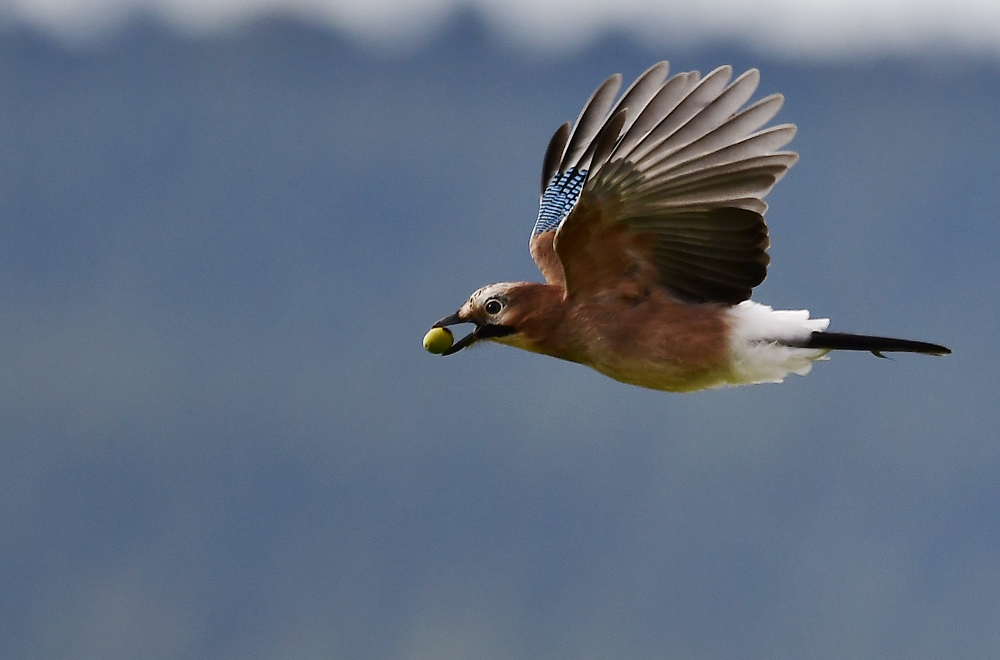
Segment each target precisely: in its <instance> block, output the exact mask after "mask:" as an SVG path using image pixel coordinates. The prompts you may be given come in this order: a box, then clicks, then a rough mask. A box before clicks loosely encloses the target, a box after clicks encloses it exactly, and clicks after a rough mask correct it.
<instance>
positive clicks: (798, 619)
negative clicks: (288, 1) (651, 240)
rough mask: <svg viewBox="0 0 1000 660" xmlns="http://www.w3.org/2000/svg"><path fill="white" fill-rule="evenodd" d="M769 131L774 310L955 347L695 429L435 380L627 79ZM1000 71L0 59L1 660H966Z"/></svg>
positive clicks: (477, 28) (681, 413)
mask: <svg viewBox="0 0 1000 660" xmlns="http://www.w3.org/2000/svg"><path fill="white" fill-rule="evenodd" d="M660 59H669V60H670V61H671V66H672V70H673V71H675V72H677V71H685V70H700V71H702V72H705V71H708V70H710V69H712V68H714V67H715V66H718V65H719V64H722V63H730V64H733V65H734V67H735V68H736V70H737V72H741V71H743V70H746V69H747V68H750V67H758V68H759V69H760V71H761V86H760V89H759V90H758V93H757V96H756V97H755V98H762V97H763V96H765V95H768V94H771V93H774V92H781V93H783V94H784V95H785V97H786V102H785V105H784V107H783V108H782V110H781V112H780V113H779V115H778V117H777V121H782V122H784V121H788V122H793V123H795V124H796V125H797V126H798V129H799V130H798V133H797V135H796V137H795V139H794V140H793V142H792V143H791V145H790V148H792V149H794V150H795V151H797V152H798V153H799V154H800V157H801V158H800V160H799V162H798V163H797V164H796V165H795V166H794V167H793V168H792V169H791V170H790V172H789V173H788V175H787V176H786V177H785V178H784V179H783V180H782V181H781V182H780V183H779V185H778V186H776V187H775V189H774V190H773V191H772V192H771V193H770V194H769V196H768V198H767V200H768V202H769V204H770V208H769V210H768V213H767V220H768V225H769V228H770V232H771V239H772V246H771V248H770V250H769V253H770V255H771V258H772V262H771V266H770V267H769V272H768V278H767V279H766V280H765V282H764V283H763V284H762V285H761V286H759V287H758V288H757V289H756V290H755V292H754V298H755V299H756V300H759V301H760V302H763V303H766V304H769V305H772V306H774V307H776V308H784V309H802V308H808V309H810V310H811V311H812V312H813V314H814V315H816V316H823V317H830V318H831V319H832V324H831V329H832V330H837V331H849V332H851V331H853V332H864V333H873V334H886V335H890V336H901V337H906V338H913V339H919V340H926V341H933V342H938V343H942V344H944V345H946V346H948V347H950V348H951V349H953V351H954V353H953V354H952V355H950V356H947V357H943V358H933V357H928V356H913V355H902V356H895V357H893V358H892V359H888V360H880V359H877V358H875V357H874V356H871V355H867V354H838V355H834V356H832V358H831V359H830V360H829V361H827V362H822V363H819V364H817V365H816V366H815V368H814V369H813V371H812V373H810V374H809V375H808V376H805V377H798V376H790V377H789V378H788V379H787V380H786V381H785V382H784V383H782V384H780V385H758V386H753V387H743V388H729V389H722V390H717V391H710V392H700V393H692V394H685V395H676V394H668V393H663V392H653V391H647V390H642V389H639V388H635V387H631V386H627V385H623V384H620V383H617V382H615V381H612V380H609V379H607V378H605V377H603V376H601V375H599V374H597V373H595V372H593V371H591V370H588V369H586V368H584V367H581V366H578V365H573V364H569V363H564V362H560V361H557V360H554V359H549V358H545V357H542V356H538V355H533V354H528V353H525V352H520V351H516V350H514V349H510V348H506V347H501V346H482V347H477V348H475V349H470V350H467V351H462V352H461V353H459V354H457V355H454V356H450V357H438V356H432V355H429V354H427V353H426V352H425V351H424V350H423V349H422V347H421V338H422V336H423V334H424V332H426V330H427V329H428V327H429V326H430V324H431V323H433V322H434V321H435V320H437V319H439V318H441V317H443V316H445V315H447V314H450V313H452V312H453V311H454V310H455V309H457V307H458V306H459V305H460V304H461V303H462V302H464V300H465V299H466V298H467V296H468V295H469V294H470V293H471V292H472V291H473V290H475V289H476V288H478V287H480V286H482V285H484V284H488V283H490V282H496V281H502V280H538V279H539V273H538V271H537V269H536V268H535V266H534V264H533V263H532V261H531V259H530V256H529V255H528V250H527V239H528V234H529V232H530V229H531V226H532V224H533V221H534V218H535V214H536V211H537V202H538V192H539V191H538V178H539V174H540V168H541V161H542V156H543V153H544V149H545V145H546V144H547V143H548V140H549V137H550V136H551V134H552V132H553V131H554V130H555V129H556V128H557V127H558V126H559V125H560V124H561V123H562V122H564V121H566V120H570V119H572V118H574V117H576V115H577V114H578V112H579V109H580V106H581V104H582V103H583V102H584V100H585V99H586V98H587V97H588V96H589V95H590V93H591V92H592V91H593V89H594V88H595V87H596V85H597V84H599V82H600V81H602V80H603V79H604V78H606V77H607V76H608V75H610V74H611V73H614V72H622V73H623V74H624V76H625V78H626V79H629V80H630V79H633V78H634V77H635V76H637V75H638V74H639V73H641V72H642V71H643V70H645V69H646V68H647V67H648V66H649V65H650V64H652V63H653V62H655V61H658V60H660ZM997 107H1000V67H998V64H997V61H996V57H995V54H994V52H993V51H992V50H991V49H990V48H986V47H983V48H972V47H969V48H968V49H966V50H964V51H961V52H957V51H947V49H942V50H934V51H933V52H923V53H920V54H910V55H906V56H901V55H900V54H898V53H895V54H883V55H878V56H869V57H866V58H839V57H838V58H831V59H822V58H819V59H817V58H816V57H814V56H811V55H801V56H792V55H789V54H787V53H778V52H776V51H774V50H769V49H767V48H762V49H756V48H754V47H753V46H751V45H742V46H735V45H733V44H727V43H717V42H714V41H713V42H700V41H699V42H696V43H690V44H687V45H684V46H683V47H682V46H670V45H667V46H664V45H657V44H651V43H650V42H649V41H647V40H645V39H644V38H639V37H636V38H633V37H631V36H629V35H627V34H625V35H622V34H617V35H611V36H604V37H601V38H599V39H595V40H591V41H585V42H583V43H581V44H578V45H577V46H574V47H573V48H571V49H568V50H566V51H553V52H550V53H548V54H546V55H544V56H539V55H538V54H537V53H535V52H533V51H527V50H526V49H524V48H523V47H522V46H521V45H520V42H518V41H517V40H516V39H514V38H512V37H511V35H510V34H509V33H507V32H504V31H500V30H499V29H498V28H497V26H496V25H495V24H494V23H493V22H491V21H490V20H489V19H488V18H484V17H483V16H481V15H476V14H469V13H464V14H462V13H460V14H459V15H457V16H454V17H452V18H450V19H447V20H445V21H444V22H443V23H441V25H440V27H439V28H438V29H437V31H436V32H435V33H434V34H432V35H430V36H428V37H426V38H425V40H424V41H421V42H415V43H414V44H411V45H410V46H408V47H407V48H405V49H396V48H389V49H386V48H383V47H381V46H380V45H377V44H373V43H370V42H366V41H364V40H359V39H357V38H355V37H352V36H350V35H345V33H344V32H343V31H337V30H330V29H329V26H328V25H327V24H326V23H315V22H309V21H305V22H301V21H292V20H261V21H258V22H256V23H254V24H252V25H247V26H244V27H242V28H240V29H234V30H222V31H216V32H208V33H201V34H197V35H192V34H190V33H186V32H183V31H177V30H176V29H175V28H174V27H172V26H170V25H166V26H164V25H161V24H159V23H158V22H156V21H155V20H148V21H145V22H144V21H136V22H134V23H131V24H129V25H125V26H123V27H122V29H121V30H119V31H117V32H113V33H108V34H107V35H105V36H104V37H103V38H102V39H101V40H99V41H91V42H75V43H72V44H68V43H67V42H63V41H60V40H58V39H53V38H51V35H49V34H48V33H45V32H38V31H37V30H34V29H31V28H30V27H24V26H15V27H12V28H10V29H8V30H6V31H5V32H3V33H0V119H2V121H0V126H2V127H3V128H2V129H0V235H2V237H3V240H2V241H0V374H3V377H2V378H0V440H2V441H0V567H3V568H2V570H0V657H2V658H5V659H6V658H17V659H20V658H32V659H38V658H42V659H46V658H53V659H54V658H67V657H72V658H100V659H101V660H108V659H112V660H115V659H119V658H121V659H127V658H143V659H157V658H206V659H212V660H219V659H222V660H226V659H228V658H233V659H236V658H239V659H240V660H243V659H246V658H260V659H262V660H271V659H274V660H277V659H279V658H280V659H284V658H358V659H362V660H367V659H369V658H370V659H372V660H383V659H386V658H388V659H390V660H394V659H399V660H421V659H424V658H434V659H442V660H447V659H478V658H483V659H485V658H490V659H495V658H510V659H513V660H520V659H524V660H529V659H531V660H538V659H543V660H549V659H552V660H556V659H559V660H562V659H574V660H575V659H578V658H586V659H591V658H592V659H601V658H623V657H624V658H670V659H672V658H678V659H680V658H684V659H692V658H693V659H699V660H700V659H706V660H707V659H715V658H740V659H741V660H746V659H749V660H756V659H760V660H763V659H768V660H770V659H773V658H783V657H793V658H802V657H807V658H817V659H820V660H823V659H827V658H829V659H831V660H832V659H835V658H836V659H841V658H862V659H865V658H871V659H875V658H878V659H880V660H885V659H899V660H904V659H905V660H914V659H916V660H923V659H931V658H941V657H955V658H983V659H987V658H993V657H994V656H995V654H996V649H997V648H998V647H1000V625H998V622H1000V444H998V443H997V437H998V436H1000V408H998V406H997V405H996V401H995V400H996V389H997V387H996V386H997V374H998V373H1000V354H998V352H997V351H996V347H995V344H996V339H995V335H996V331H995V327H994V326H995V323H996V319H997V318H1000V303H998V302H997V297H996V295H994V292H995V291H996V290H998V288H1000V266H998V261H997V259H996V250H997V246H998V245H1000V224H998V222H997V219H998V217H1000V188H998V186H997V185H996V172H997V171H1000V150H998V148H997V145H998V144H1000V125H998V123H997V121H996V108H997Z"/></svg>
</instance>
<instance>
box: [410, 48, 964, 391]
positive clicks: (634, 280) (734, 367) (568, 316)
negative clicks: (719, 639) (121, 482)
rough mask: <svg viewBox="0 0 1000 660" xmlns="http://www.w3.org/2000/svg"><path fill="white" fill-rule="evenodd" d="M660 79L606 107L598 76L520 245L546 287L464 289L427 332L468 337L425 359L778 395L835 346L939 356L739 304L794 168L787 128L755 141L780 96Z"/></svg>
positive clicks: (653, 77) (802, 316) (749, 78)
mask: <svg viewBox="0 0 1000 660" xmlns="http://www.w3.org/2000/svg"><path fill="white" fill-rule="evenodd" d="M667 71H668V65H667V63H666V62H660V63H659V64H656V65H654V66H653V67H651V68H650V69H649V70H647V71H646V72H645V73H643V74H642V75H641V76H640V77H639V78H638V79H637V80H636V81H635V83H633V84H632V86H631V87H629V88H628V90H627V91H626V92H625V94H624V95H622V97H621V98H620V99H618V102H617V103H615V102H614V101H615V97H616V96H617V95H618V90H619V89H620V88H621V82H622V77H621V75H619V74H616V75H614V76H611V77H610V78H608V79H607V80H606V81H604V83H603V84H602V85H601V86H600V87H598V88H597V91H595V92H594V94H593V95H592V96H591V97H590V100H589V101H588V102H587V104H586V105H585V106H584V108H583V111H582V112H581V113H580V116H579V118H578V119H577V120H576V124H575V125H574V126H573V127H572V129H571V128H570V124H569V122H567V123H565V124H563V125H562V126H560V127H559V130H557V131H556V133H555V135H554V136H553V137H552V140H551V141H550V143H549V147H548V150H547V151H546V153H545V160H544V166H543V169H542V196H541V202H540V208H539V211H538V218H537V220H536V221H535V226H534V229H533V230H532V232H531V239H530V242H529V247H530V250H531V256H532V258H533V259H534V261H535V263H536V264H537V265H538V268H539V270H541V272H542V274H543V275H544V277H545V281H546V283H545V284H539V283H535V282H501V283H499V284H491V285H489V286H485V287H483V288H481V289H479V290H478V291H476V292H475V293H473V294H472V296H471V297H470V298H469V300H468V301H467V302H466V303H465V304H464V305H462V307H461V308H460V309H459V310H458V311H457V312H456V313H455V314H452V315H451V316H448V317H446V318H443V319H441V320H440V321H438V322H437V323H435V324H434V326H433V328H434V329H432V332H434V333H439V334H442V335H443V334H444V333H445V330H444V328H445V327H446V326H451V325H455V324H459V323H473V324H475V329H474V330H473V331H472V332H471V333H470V334H468V335H467V336H465V337H463V338H462V339H460V340H459V341H458V342H456V343H455V344H454V345H450V342H451V339H450V337H451V335H450V333H447V340H446V344H445V346H442V347H440V349H441V350H438V351H436V352H441V353H442V354H444V355H451V354H453V353H456V352H457V351H459V350H461V349H463V348H465V347H467V346H470V345H472V344H474V343H476V342H478V341H480V340H484V339H488V340H490V341H494V342H498V343H500V344H507V345H509V346H515V347H517V348H521V349H524V350H528V351H533V352H535V353H542V354H544V355H551V356H553V357H557V358H561V359H563V360H569V361H572V362H578V363H580V364H584V365H586V366H588V367H592V368H594V369H596V370H597V371H599V372H600V373H602V374H605V375H606V376H610V377H611V378H614V379H615V380H619V381H622V382H624V383H631V384H633V385H638V386H640V387H648V388H652V389H657V390H668V391H674V392H688V391H693V390H700V389H704V388H710V387H719V386H722V385H741V384H749V383H764V382H780V381H781V380H783V379H784V377H785V376H786V375H788V374H789V373H796V374H803V375H804V374H806V373H807V372H808V371H809V370H810V368H811V367H812V363H813V362H814V361H816V360H819V359H822V358H823V357H824V356H825V355H826V354H827V353H828V352H830V351H831V350H835V349H841V350H863V351H871V352H872V353H874V354H875V355H878V356H881V355H882V354H883V353H886V352H889V351H904V352H912V353H927V354H931V355H945V354H948V353H950V352H951V351H950V350H949V349H947V348H945V347H944V346H938V345H936V344H928V343H925V342H919V341H910V340H905V339H891V338H888V337H873V336H867V335H855V334H846V333H840V332H826V328H827V326H828V325H829V323H830V321H829V319H810V318H809V312H808V310H799V311H777V310H773V309H771V308H770V307H767V306H765V305H762V304H759V303H756V302H753V301H751V300H749V298H750V292H751V290H752V289H753V287H755V286H757V285H758V284H760V283H761V282H762V281H763V280H764V277H765V275H766V274H767V266H768V263H769V261H770V259H769V257H768V255H767V252H766V250H767V248H768V245H769V240H768V231H767V225H765V224H764V217H763V216H764V211H765V210H766V209H767V205H766V204H765V203H764V202H763V198H764V196H765V195H766V194H767V193H768V192H769V191H770V190H771V188H772V187H773V186H774V184H775V183H776V182H777V181H778V180H779V179H781V177H782V176H784V174H785V172H786V171H787V170H788V168H789V167H791V166H792V164H793V163H795V161H796V160H797V159H798V155H797V154H795V153H792V152H789V151H781V150H780V149H781V148H782V147H783V146H785V145H786V144H787V143H788V142H789V141H790V140H791V139H792V136H793V135H794V134H795V126H794V125H792V124H781V125H779V126H771V127H768V128H763V129H761V127H762V126H764V124H766V123H767V122H768V121H770V120H771V119H772V118H773V117H774V115H775V114H776V113H777V112H778V109H779V108H780V107H781V104H782V102H783V100H784V99H783V97H782V96H781V95H780V94H774V95H772V96H768V97H767V98H764V99H761V100H760V101H758V102H756V103H754V104H753V105H750V106H749V107H746V108H743V109H742V110H741V109H740V108H741V107H742V106H743V105H744V104H745V103H746V102H747V101H748V100H749V99H750V97H751V95H752V94H753V93H754V91H755V90H756V88H757V83H758V81H759V77H760V76H759V73H758V72H757V70H755V69H751V70H750V71H747V72H746V73H744V74H743V75H742V76H740V77H738V78H737V79H736V80H735V81H733V82H732V83H731V84H730V82H729V81H730V78H731V77H732V67H729V66H723V67H719V68H718V69H716V70H714V71H712V72H711V73H709V74H708V75H707V76H705V77H704V78H702V77H700V76H699V74H698V73H697V72H686V73H680V74H677V75H675V76H673V77H671V78H669V79H668V77H667ZM428 336H429V337H430V336H431V333H428ZM449 345H450V347H449ZM445 349H446V350H445ZM429 350H430V349H429Z"/></svg>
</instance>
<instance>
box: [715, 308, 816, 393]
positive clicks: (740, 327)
mask: <svg viewBox="0 0 1000 660" xmlns="http://www.w3.org/2000/svg"><path fill="white" fill-rule="evenodd" d="M729 318H730V327H731V329H732V331H731V333H730V347H729V350H730V352H731V354H732V375H731V377H730V378H731V380H730V382H732V383H733V384H737V385H738V384H750V383H780V382H781V381H783V380H784V379H785V376H787V375H788V374H790V373H794V374H799V375H800V376H804V375H806V374H807V373H809V370H810V369H812V363H813V362H815V361H816V360H822V359H824V357H823V356H825V355H826V354H827V353H829V349H826V348H795V347H792V346H787V345H786V344H785V342H796V341H804V340H806V339H808V338H809V335H810V334H812V333H813V332H817V331H822V330H826V328H827V326H829V325H830V319H811V318H809V310H807V309H798V310H778V311H775V310H773V309H771V308H770V307H768V306H767V305H761V304H760V303H755V302H753V301H751V300H745V301H743V302H741V303H740V304H739V305H736V306H735V307H732V308H731V309H730V310H729Z"/></svg>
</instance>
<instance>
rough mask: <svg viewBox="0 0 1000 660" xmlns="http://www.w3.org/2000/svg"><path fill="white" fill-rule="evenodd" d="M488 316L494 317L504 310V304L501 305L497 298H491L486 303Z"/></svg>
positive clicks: (485, 307)
mask: <svg viewBox="0 0 1000 660" xmlns="http://www.w3.org/2000/svg"><path fill="white" fill-rule="evenodd" d="M483 309H485V310H486V313H487V314H490V315H494V314H499V313H500V310H501V309H503V303H501V302H500V301H499V300H497V299H496V298H491V299H489V300H487V301H486V305H484V306H483Z"/></svg>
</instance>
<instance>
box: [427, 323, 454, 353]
mask: <svg viewBox="0 0 1000 660" xmlns="http://www.w3.org/2000/svg"><path fill="white" fill-rule="evenodd" d="M454 341H455V337H454V336H453V335H452V334H451V330H449V329H448V328H431V329H430V330H429V331H428V332H427V334H426V335H424V348H425V349H427V350H428V351H429V352H431V353H437V354H438V355H440V354H441V353H444V352H445V351H447V350H448V349H449V348H451V345H452V343H453V342H454Z"/></svg>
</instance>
